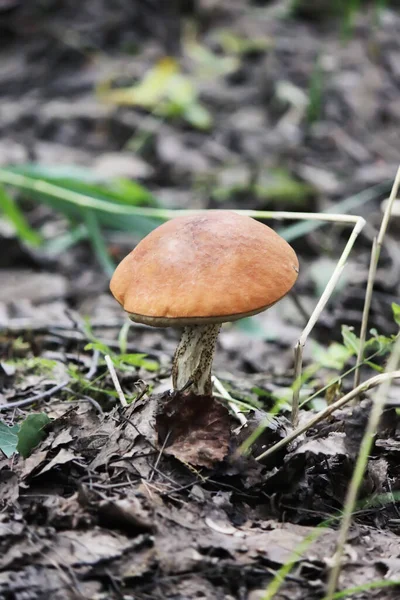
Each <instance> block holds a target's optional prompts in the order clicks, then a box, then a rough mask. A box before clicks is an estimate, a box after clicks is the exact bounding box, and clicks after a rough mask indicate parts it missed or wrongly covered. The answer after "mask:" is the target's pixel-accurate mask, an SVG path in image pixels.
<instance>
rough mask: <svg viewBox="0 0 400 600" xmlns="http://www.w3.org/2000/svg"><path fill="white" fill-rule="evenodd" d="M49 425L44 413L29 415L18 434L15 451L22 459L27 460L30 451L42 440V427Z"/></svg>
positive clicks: (43, 434)
mask: <svg viewBox="0 0 400 600" xmlns="http://www.w3.org/2000/svg"><path fill="white" fill-rule="evenodd" d="M48 423H50V419H49V417H48V416H47V415H46V413H37V414H35V415H29V416H28V417H27V418H26V419H25V421H23V423H22V425H21V429H20V430H19V432H18V444H17V450H18V452H19V453H20V454H21V456H23V457H24V458H27V457H28V456H29V455H30V454H31V452H32V450H33V449H34V448H35V447H36V446H37V445H38V444H39V443H40V442H41V441H42V440H43V439H44V437H45V435H46V434H45V432H44V431H43V429H44V427H45V426H46V425H47V424H48Z"/></svg>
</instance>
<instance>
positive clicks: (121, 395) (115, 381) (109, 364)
mask: <svg viewBox="0 0 400 600" xmlns="http://www.w3.org/2000/svg"><path fill="white" fill-rule="evenodd" d="M104 360H105V361H106V364H107V367H108V370H109V371H110V375H111V379H112V380H113V384H114V387H115V389H116V391H117V394H118V398H119V401H120V402H121V406H123V407H124V408H125V407H126V406H128V403H127V401H126V398H125V395H124V392H123V391H122V387H121V384H120V382H119V380H118V376H117V373H116V371H115V367H114V365H113V362H112V360H111V357H110V355H109V354H105V356H104Z"/></svg>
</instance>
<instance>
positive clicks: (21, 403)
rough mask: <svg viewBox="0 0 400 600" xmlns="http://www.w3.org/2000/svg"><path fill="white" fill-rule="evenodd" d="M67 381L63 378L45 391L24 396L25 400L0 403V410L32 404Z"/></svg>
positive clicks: (50, 394) (50, 393)
mask: <svg viewBox="0 0 400 600" xmlns="http://www.w3.org/2000/svg"><path fill="white" fill-rule="evenodd" d="M68 383H69V380H68V379H67V380H65V381H63V382H61V383H58V384H57V385H55V386H54V387H52V388H50V389H49V390H47V391H46V392H42V393H40V394H35V395H34V396H31V397H30V398H25V400H17V401H16V402H7V404H0V410H9V409H10V408H18V407H20V406H28V405H29V404H33V403H34V402H37V401H38V400H44V398H48V397H49V396H52V395H53V394H55V393H56V392H58V391H59V390H61V389H62V388H64V387H65V386H66V385H67V384H68Z"/></svg>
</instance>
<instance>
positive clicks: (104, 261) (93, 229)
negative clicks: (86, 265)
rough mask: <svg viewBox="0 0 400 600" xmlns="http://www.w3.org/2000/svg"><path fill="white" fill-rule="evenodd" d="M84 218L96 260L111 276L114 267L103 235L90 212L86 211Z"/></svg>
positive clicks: (94, 216) (92, 213) (93, 214)
mask: <svg viewBox="0 0 400 600" xmlns="http://www.w3.org/2000/svg"><path fill="white" fill-rule="evenodd" d="M84 217H85V224H86V227H87V231H88V234H89V239H90V241H91V243H92V246H93V250H94V252H95V254H96V257H97V260H98V261H99V263H100V264H101V266H102V267H103V269H104V270H105V272H106V273H107V275H109V276H111V275H112V274H113V273H114V270H115V265H114V263H113V262H112V260H111V258H110V256H109V254H108V252H107V247H106V245H105V243H104V238H103V234H102V232H101V229H100V226H99V222H98V220H97V217H96V215H95V213H94V212H93V211H91V210H86V211H85V212H84Z"/></svg>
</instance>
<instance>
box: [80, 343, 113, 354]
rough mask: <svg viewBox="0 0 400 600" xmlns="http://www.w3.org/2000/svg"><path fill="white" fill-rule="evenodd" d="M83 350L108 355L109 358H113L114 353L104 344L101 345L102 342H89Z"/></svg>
mask: <svg viewBox="0 0 400 600" xmlns="http://www.w3.org/2000/svg"><path fill="white" fill-rule="evenodd" d="M84 350H98V351H99V352H101V354H109V355H110V356H113V354H114V352H113V351H112V350H111V348H109V347H108V346H107V345H106V344H103V342H97V341H96V342H90V343H89V344H86V346H85V347H84Z"/></svg>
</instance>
